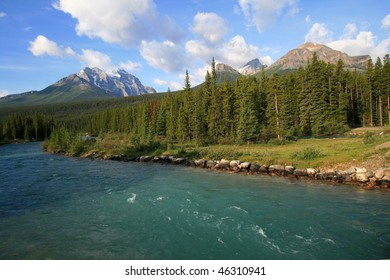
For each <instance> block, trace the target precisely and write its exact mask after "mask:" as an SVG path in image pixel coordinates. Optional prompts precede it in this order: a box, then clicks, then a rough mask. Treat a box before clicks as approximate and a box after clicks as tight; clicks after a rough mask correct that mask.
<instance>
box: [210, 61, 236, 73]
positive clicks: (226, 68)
mask: <svg viewBox="0 0 390 280" xmlns="http://www.w3.org/2000/svg"><path fill="white" fill-rule="evenodd" d="M215 71H217V72H233V73H235V72H237V70H236V69H234V68H233V67H231V66H229V65H226V64H223V63H218V64H217V65H215Z"/></svg>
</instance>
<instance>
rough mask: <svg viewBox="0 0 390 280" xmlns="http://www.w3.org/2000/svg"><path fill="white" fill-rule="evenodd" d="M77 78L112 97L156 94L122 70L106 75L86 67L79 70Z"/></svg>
mask: <svg viewBox="0 0 390 280" xmlns="http://www.w3.org/2000/svg"><path fill="white" fill-rule="evenodd" d="M77 76H78V77H80V78H82V79H84V80H86V81H88V82H89V83H91V84H92V85H94V86H96V87H98V88H99V89H102V90H104V91H106V92H107V93H108V94H109V95H112V96H131V95H141V94H147V93H155V92H156V90H155V89H154V88H151V87H145V86H144V85H143V84H142V83H141V82H140V80H139V79H138V78H137V77H135V76H133V75H131V74H130V73H128V72H126V70H124V69H118V70H116V71H113V73H112V74H107V73H106V72H104V71H103V70H101V69H99V68H97V67H94V68H89V67H86V68H84V69H82V70H80V72H78V73H77Z"/></svg>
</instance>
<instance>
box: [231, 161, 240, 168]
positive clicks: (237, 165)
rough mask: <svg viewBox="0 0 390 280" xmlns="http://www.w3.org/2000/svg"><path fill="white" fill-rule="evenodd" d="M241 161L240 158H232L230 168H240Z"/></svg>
mask: <svg viewBox="0 0 390 280" xmlns="http://www.w3.org/2000/svg"><path fill="white" fill-rule="evenodd" d="M240 163H241V162H240V161H239V160H232V161H231V162H230V163H229V165H230V168H236V169H238V168H240Z"/></svg>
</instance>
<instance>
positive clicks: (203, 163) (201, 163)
mask: <svg viewBox="0 0 390 280" xmlns="http://www.w3.org/2000/svg"><path fill="white" fill-rule="evenodd" d="M194 163H195V166H196V167H202V168H204V167H206V163H207V161H205V160H204V159H196V160H195V161H194Z"/></svg>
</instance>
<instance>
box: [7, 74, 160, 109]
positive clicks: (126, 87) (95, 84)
mask: <svg viewBox="0 0 390 280" xmlns="http://www.w3.org/2000/svg"><path fill="white" fill-rule="evenodd" d="M148 93H156V90H155V89H154V88H152V87H145V86H144V85H143V84H142V83H141V82H140V80H139V79H138V78H137V77H135V76H133V75H131V74H129V73H127V72H126V71H125V70H118V71H116V72H115V73H113V74H112V75H108V74H107V73H105V72H104V71H103V70H101V69H99V68H88V67H86V68H84V69H83V70H81V71H80V72H78V73H77V74H71V75H69V76H67V77H65V78H62V79H61V80H59V81H58V82H56V83H54V84H52V85H50V86H48V87H47V88H45V89H43V90H41V91H31V92H27V93H22V94H12V95H8V96H6V97H3V98H0V105H1V106H18V105H38V104H51V103H62V102H74V101H84V100H94V99H104V98H110V97H123V96H134V95H142V94H148Z"/></svg>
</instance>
